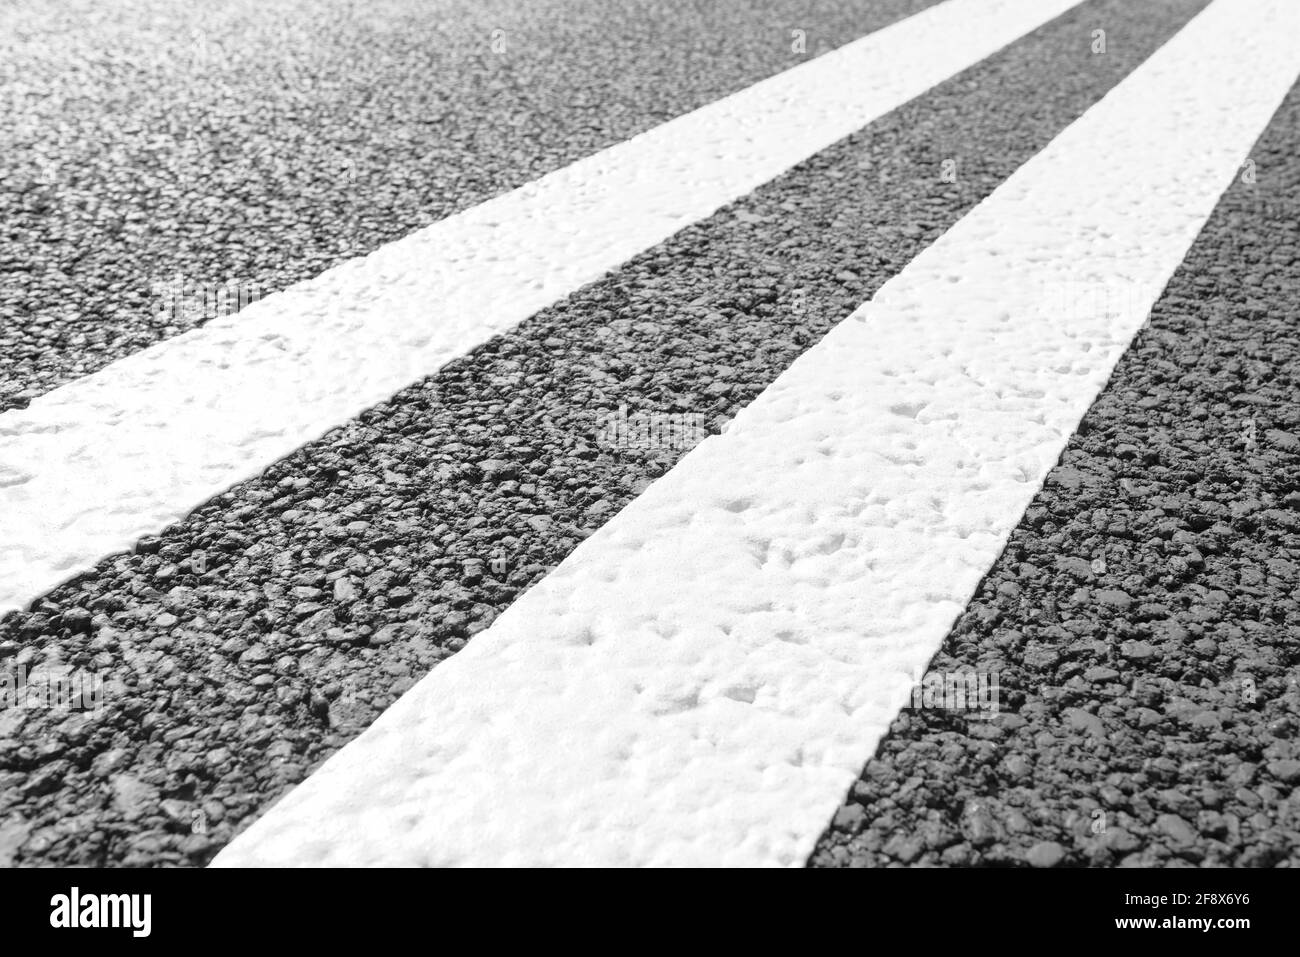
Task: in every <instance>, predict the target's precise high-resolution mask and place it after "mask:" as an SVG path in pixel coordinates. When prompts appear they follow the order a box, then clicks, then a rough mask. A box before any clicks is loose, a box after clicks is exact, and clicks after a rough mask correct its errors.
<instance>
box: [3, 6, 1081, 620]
mask: <svg viewBox="0 0 1300 957" xmlns="http://www.w3.org/2000/svg"><path fill="white" fill-rule="evenodd" d="M1078 2H1079V0H948V2H946V3H942V4H939V5H937V6H934V7H930V8H928V9H926V10H925V11H923V12H921V13H919V14H917V15H915V16H913V17H910V18H908V19H907V20H903V21H900V22H898V23H896V24H893V25H891V26H889V27H887V28H885V29H884V30H881V31H879V32H877V33H874V34H871V35H870V36H867V37H864V38H862V39H861V40H857V41H855V42H853V43H851V44H848V45H847V46H844V47H842V48H840V49H839V50H836V51H834V52H832V53H828V54H826V55H825V56H822V57H819V58H818V59H816V60H812V61H810V62H807V63H804V64H801V65H800V66H798V67H795V68H794V69H791V70H789V71H787V72H785V73H782V74H779V75H778V76H775V77H771V78H769V79H767V80H764V81H762V82H760V83H757V84H755V85H754V86H752V87H749V88H748V89H746V90H743V91H741V92H739V93H736V94H734V95H733V96H729V97H726V98H724V99H722V100H719V101H717V102H716V103H712V104H710V105H709V106H706V107H703V108H702V109H699V110H696V111H695V112H693V113H689V114H687V115H685V116H681V117H678V118H677V119H674V120H672V121H670V122H668V123H665V124H664V125H663V126H660V127H657V128H656V129H654V130H651V131H649V132H648V133H644V134H642V135H640V136H637V137H634V138H633V139H631V140H628V141H627V142H625V143H621V144H619V145H618V146H614V147H611V148H610V149H607V150H604V151H602V152H600V153H597V154H595V155H593V156H590V157H588V158H586V159H583V160H580V161H579V162H577V163H574V164H573V165H571V166H568V167H566V168H565V169H562V170H559V171H557V172H555V173H552V174H550V175H547V176H544V177H542V178H541V179H539V180H537V181H536V182H534V183H530V184H529V185H527V186H524V187H522V188H520V189H518V190H515V191H513V192H511V193H507V194H505V195H503V196H500V197H498V198H496V199H493V200H490V201H489V202H486V203H484V204H482V205H480V206H477V207H475V208H473V209H470V210H467V211H465V212H464V213H461V214H458V215H456V216H453V217H450V218H449V219H446V220H443V221H441V222H439V223H436V224H434V225H433V226H430V227H429V228H427V229H424V230H421V231H419V232H417V233H414V234H413V235H411V236H409V237H407V238H405V239H403V240H400V241H398V242H395V243H392V244H390V245H388V246H385V247H384V248H382V249H380V250H378V251H376V252H375V253H373V254H372V255H370V256H367V257H365V258H364V259H355V260H352V261H350V262H347V263H344V264H343V265H341V266H339V267H337V268H335V269H331V270H330V271H328V272H326V273H324V274H322V275H321V276H320V277H318V278H317V279H314V280H312V281H310V282H306V283H300V284H298V285H296V286H294V287H291V288H290V289H288V290H286V291H285V292H283V293H281V294H277V295H273V296H269V297H267V298H266V299H263V300H261V301H259V302H256V303H253V304H252V305H250V306H249V307H247V308H246V309H244V310H242V311H240V312H239V313H236V314H235V315H233V316H228V317H224V318H219V319H217V320H215V321H213V322H211V323H210V324H209V325H207V326H206V327H204V328H202V329H199V330H195V331H193V332H190V333H186V334H184V335H181V336H178V337H176V338H174V339H171V340H168V341H166V342H163V343H160V344H159V345H157V346H154V347H152V348H150V349H146V350H144V351H142V352H140V353H138V354H136V355H133V356H130V357H128V358H126V359H123V360H120V361H118V362H115V363H113V364H112V365H110V366H108V367H107V368H105V369H103V370H101V371H100V372H97V373H95V374H93V375H90V376H87V377H86V378H84V379H81V380H79V381H77V382H73V383H70V384H69V385H67V386H64V387H62V388H60V389H57V390H55V391H53V392H51V393H49V394H48V395H46V396H43V397H41V398H38V399H37V400H36V401H34V402H33V403H32V404H31V406H30V407H29V408H27V409H26V410H22V411H13V412H8V413H5V414H4V415H0V614H4V613H5V612H6V611H9V610H11V609H15V608H21V607H24V606H25V605H26V604H27V603H29V602H30V601H32V600H33V599H34V598H36V597H38V596H39V595H41V594H43V593H44V592H46V591H48V590H49V589H51V588H53V587H54V586H56V585H58V584H59V583H61V582H63V581H66V580H67V579H68V578H70V577H72V576H73V575H75V574H77V573H79V572H81V571H83V570H85V569H86V568H87V567H88V566H90V565H91V564H93V563H94V562H95V561H97V560H98V559H99V558H101V557H103V556H104V555H107V554H110V553H112V552H114V551H119V550H122V549H125V548H129V547H130V546H131V545H132V544H133V543H134V542H135V541H136V539H138V538H139V537H140V536H141V535H145V534H149V533H152V532H156V531H158V530H160V529H161V528H163V527H165V526H166V525H168V524H170V523H171V522H174V521H176V520H178V519H180V518H182V517H183V516H185V515H186V514H187V513H188V512H189V511H190V510H191V509H193V508H195V507H196V506H198V505H199V504H201V503H202V502H204V501H206V500H207V499H209V498H211V497H212V496H213V495H216V494H218V493H220V492H222V491H224V490H225V489H227V488H229V487H230V486H231V485H234V484H235V483H236V482H239V481H242V480H244V479H246V478H250V477H252V476H254V475H256V474H258V473H259V472H261V471H262V470H263V469H264V468H266V467H267V466H269V465H270V464H272V463H273V462H275V461H276V460H277V459H280V458H283V457H284V456H285V455H288V454H289V453H291V452H293V451H294V450H295V449H297V448H299V447H301V446H302V445H304V444H306V443H307V442H310V441H312V440H313V439H316V438H318V437H319V436H321V435H322V434H323V433H325V432H326V431H328V430H329V429H330V428H331V427H333V426H336V425H339V424H342V423H343V422H346V421H347V420H348V419H350V418H352V417H354V416H356V415H357V414H359V413H360V412H362V411H364V410H365V409H367V408H369V407H370V406H372V405H374V404H375V403H378V402H382V401H383V400H385V399H387V398H388V397H390V396H391V395H392V394H393V393H395V392H396V391H398V390H399V389H401V388H403V387H405V386H407V385H409V384H411V383H412V382H416V381H418V380H419V379H420V378H422V377H423V376H426V375H428V374H430V373H432V372H435V371H437V369H438V368H440V367H441V366H442V365H443V364H444V363H446V362H447V361H449V360H450V359H452V358H455V357H456V356H458V355H461V354H463V353H465V352H466V351H468V350H469V349H471V348H473V347H474V346H476V345H478V344H480V343H482V342H484V341H486V340H488V339H489V338H491V337H492V336H493V335H496V334H497V333H500V332H502V331H504V330H506V329H509V328H511V327H512V326H514V325H516V324H517V323H519V322H521V321H523V320H524V319H526V318H528V317H529V316H530V315H532V314H534V313H536V312H537V311H539V310H540V309H543V308H545V307H546V306H548V305H550V304H551V303H553V302H555V301H557V300H558V299H560V298H562V297H563V296H565V295H567V294H569V293H570V292H572V291H574V290H575V289H577V288H579V287H580V286H581V285H582V284H584V283H586V282H590V281H592V280H594V279H597V278H599V277H600V276H601V275H603V274H604V273H606V272H608V271H609V270H610V269H613V268H615V267H616V266H618V265H619V264H620V263H623V262H625V261H626V260H627V259H629V258H631V257H632V256H634V255H636V254H637V253H639V252H641V251H643V250H645V249H647V248H649V247H651V246H653V245H655V244H656V243H659V242H661V241H663V240H664V239H666V238H667V237H668V236H670V235H672V234H673V233H674V232H677V231H678V230H680V229H682V228H683V227H685V226H688V225H690V224H691V223H693V222H696V221H698V220H700V219H703V218H705V217H707V216H709V215H710V214H712V213H713V212H715V211H716V210H717V209H718V208H719V207H721V206H723V205H725V204H726V203H728V202H730V201H732V200H734V199H736V198H738V197H740V196H743V195H744V194H745V193H747V192H750V191H751V190H753V189H754V188H755V187H757V186H759V185H761V184H762V183H764V182H766V181H768V180H770V179H772V178H774V177H775V176H777V175H779V174H780V173H782V172H784V171H785V170H787V169H789V168H790V167H791V166H793V165H795V164H796V163H798V162H800V161H801V160H804V159H806V158H807V157H809V156H811V155H813V154H814V153H816V152H818V151H820V150H822V149H824V148H825V147H827V146H829V145H831V144H832V143H834V142H835V141H836V140H839V139H842V138H843V137H845V136H847V135H848V134H850V133H852V132H854V131H855V130H858V129H860V128H861V127H863V126H865V125H866V124H868V123H870V122H871V121H872V120H875V119H877V118H878V117H880V116H883V115H884V114H886V113H888V112H890V111H891V110H893V109H895V108H897V107H899V106H901V105H902V104H903V103H906V102H907V101H908V100H910V99H912V98H914V97H916V96H918V95H920V94H921V93H924V92H925V91H926V90H928V89H930V88H931V87H933V86H935V85H936V84H938V83H940V82H942V81H943V80H945V79H947V78H948V77H950V76H952V75H953V74H955V73H958V72H960V71H961V70H963V69H966V68H967V67H969V66H971V65H973V64H975V63H978V62H979V61H980V60H982V59H984V58H985V57H987V56H989V55H990V54H992V53H994V52H996V51H997V50H999V49H1000V48H1002V47H1003V46H1005V45H1006V44H1008V43H1010V42H1012V41H1013V40H1015V39H1017V38H1018V37H1020V36H1022V35H1023V34H1025V33H1027V32H1029V31H1030V30H1032V29H1034V28H1035V27H1037V26H1040V25H1041V24H1043V23H1045V22H1047V21H1048V20H1050V19H1052V18H1053V17H1055V16H1056V15H1057V14H1059V13H1061V12H1062V11H1064V10H1066V9H1068V8H1070V7H1072V6H1074V5H1075V4H1076V3H1078Z"/></svg>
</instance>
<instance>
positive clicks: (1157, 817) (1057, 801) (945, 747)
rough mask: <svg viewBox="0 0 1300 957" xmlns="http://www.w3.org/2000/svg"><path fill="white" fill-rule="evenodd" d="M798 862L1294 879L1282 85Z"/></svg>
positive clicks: (1292, 472)
mask: <svg viewBox="0 0 1300 957" xmlns="http://www.w3.org/2000/svg"><path fill="white" fill-rule="evenodd" d="M1251 160H1252V161H1253V162H1254V167H1253V173H1254V177H1255V182H1254V183H1253V184H1252V183H1250V182H1247V181H1246V180H1247V178H1248V177H1247V176H1246V173H1247V170H1243V175H1242V176H1241V177H1239V178H1238V180H1237V181H1236V183H1235V184H1234V185H1233V186H1232V188H1231V189H1230V190H1229V191H1228V193H1227V194H1226V195H1225V196H1224V198H1223V201H1222V203H1221V204H1220V206H1219V207H1218V209H1217V210H1216V212H1215V213H1214V216H1213V218H1212V219H1211V220H1210V221H1209V223H1208V224H1207V225H1206V227H1205V229H1204V230H1203V232H1202V234H1201V236H1200V237H1199V239H1198V240H1197V242H1196V244H1195V245H1194V247H1193V248H1192V250H1191V252H1190V254H1189V255H1188V257H1187V258H1186V260H1185V261H1184V262H1183V265H1182V267H1181V268H1180V269H1179V270H1178V272H1177V274H1176V275H1175V276H1174V278H1173V279H1172V281H1171V282H1170V284H1169V286H1168V287H1167V288H1166V290H1165V293H1164V295H1163V297H1162V298H1161V299H1160V301H1159V303H1158V304H1157V306H1156V308H1155V310H1154V311H1153V313H1152V318H1151V321H1150V324H1149V327H1148V328H1147V329H1145V330H1144V331H1143V332H1142V333H1140V334H1139V336H1138V337H1137V339H1136V340H1135V341H1134V343H1133V345H1132V346H1131V348H1130V349H1129V351H1128V352H1127V353H1126V355H1125V356H1124V358H1123V360H1122V361H1121V362H1120V364H1119V366H1118V367H1117V369H1116V371H1115V373H1114V375H1113V377H1112V379H1111V381H1110V383H1109V384H1108V385H1107V387H1106V389H1105V390H1104V391H1103V393H1102V394H1101V395H1100V396H1099V398H1098V399H1097V402H1096V403H1095V404H1094V406H1093V407H1092V409H1091V410H1090V411H1089V412H1088V414H1087V416H1086V418H1085V419H1084V421H1083V423H1082V425H1081V426H1080V428H1079V431H1078V433H1077V434H1076V435H1075V436H1074V437H1073V438H1072V439H1071V440H1070V443H1069V445H1068V447H1067V448H1066V451H1065V452H1064V454H1063V455H1062V457H1061V461H1060V463H1059V464H1058V465H1057V466H1056V468H1055V469H1053V471H1052V472H1051V473H1050V474H1049V476H1048V478H1047V482H1046V484H1045V487H1044V488H1043V490H1042V491H1041V492H1040V494H1039V495H1038V496H1037V497H1036V498H1035V499H1034V502H1033V504H1032V505H1031V506H1030V507H1029V509H1028V510H1027V511H1026V513H1025V517H1024V519H1023V521H1022V522H1021V524H1020V526H1019V527H1018V528H1017V529H1016V531H1015V533H1014V534H1013V535H1012V537H1011V540H1010V542H1009V544H1008V546H1007V548H1006V550H1005V552H1004V554H1003V555H1002V557H1001V558H1000V559H999V560H998V562H997V563H996V564H995V565H994V567H993V568H992V570H991V571H990V572H989V574H988V576H987V577H986V578H985V579H984V581H983V583H982V584H981V586H980V588H979V590H978V592H977V596H976V598H975V599H974V601H972V602H971V604H970V606H969V607H968V608H967V610H966V612H965V614H964V615H963V616H962V618H961V619H960V620H959V622H958V624H957V626H956V627H955V628H954V629H953V631H952V634H951V635H950V636H949V638H948V640H947V642H946V644H945V646H944V649H943V651H942V652H941V653H940V654H939V655H938V656H937V657H936V659H935V660H934V661H933V662H932V663H931V670H932V671H935V672H940V673H953V672H963V673H965V672H970V671H977V672H985V673H988V674H989V675H990V676H991V675H993V674H996V675H997V676H998V678H999V682H998V683H999V698H1000V699H1001V700H1000V701H999V705H1000V708H1001V709H1002V710H1001V713H1000V715H999V716H998V717H997V718H996V719H994V720H992V721H976V720H970V719H969V718H968V717H966V716H965V715H964V714H962V713H959V712H955V711H944V710H935V709H926V708H920V709H911V710H906V711H904V712H903V713H902V714H901V715H900V717H899V718H898V719H897V720H896V721H895V722H894V725H893V727H892V729H891V731H890V733H889V735H888V736H887V738H886V739H885V740H884V742H882V744H881V747H880V749H879V752H878V754H877V756H876V757H875V758H874V760H872V761H871V762H870V763H869V764H868V765H867V766H866V769H865V771H864V774H863V777H862V779H861V780H860V781H859V782H858V783H857V784H856V785H854V787H853V790H852V793H851V794H850V795H849V796H848V798H847V800H846V803H845V806H844V807H843V808H841V809H840V811H839V812H838V813H837V814H836V815H835V819H834V821H833V822H832V823H831V826H830V828H829V829H828V830H827V832H826V833H825V834H824V835H823V837H822V840H821V842H820V844H819V845H818V848H817V851H816V852H815V853H814V855H813V857H812V860H811V864H812V865H813V866H884V865H891V864H892V865H898V864H911V865H1019V866H1024V865H1029V866H1035V867H1051V866H1081V865H1094V866H1107V865H1118V866H1125V867H1127V866H1152V865H1156V866H1183V867H1187V866H1205V867H1223V866H1229V865H1231V866H1245V867H1296V866H1300V789H1298V788H1296V785H1297V784H1300V743H1298V742H1297V735H1296V732H1297V728H1298V727H1300V686H1297V675H1298V674H1300V592H1298V588H1300V401H1298V400H1297V396H1298V395H1300V87H1298V88H1296V89H1294V90H1292V92H1291V95H1290V96H1289V98H1288V99H1287V101H1286V103H1285V105H1284V106H1283V107H1282V108H1281V109H1280V110H1279V111H1278V113H1277V115H1276V116H1275V117H1274V119H1273V122H1272V124H1271V125H1270V127H1269V129H1268V130H1267V132H1266V133H1265V135H1264V136H1263V137H1262V139H1261V140H1260V142H1259V143H1258V144H1257V145H1256V147H1255V149H1254V150H1253V152H1252V153H1251Z"/></svg>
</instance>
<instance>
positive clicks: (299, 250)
mask: <svg viewBox="0 0 1300 957" xmlns="http://www.w3.org/2000/svg"><path fill="white" fill-rule="evenodd" d="M932 2H933V0H723V2H707V3H704V2H698V0H657V2H653V3H651V2H627V3H614V4H611V3H607V2H602V0H562V2H561V0H550V2H534V0H530V2H526V3H520V2H517V0H439V2H437V3H427V4H424V3H418V2H411V0H381V2H374V3H358V2H355V0H293V2H283V3H263V2H258V0H243V2H235V0H222V2H208V0H205V2H202V3H174V2H170V0H114V2H110V3H105V2H100V0H76V2H71V0H20V2H18V3H11V4H6V5H5V6H4V7H3V8H0V114H2V115H4V117H5V121H4V122H3V123H0V223H3V229H0V412H2V411H4V410H5V409H8V408H14V407H21V406H24V405H26V404H27V403H28V402H29V401H30V400H31V399H32V398H33V397H35V396H37V395H40V394H42V393H44V392H47V391H49V390H50V389H52V388H54V387H56V386H58V385H61V384H63V383H65V382H68V381H70V380H71V379H74V378H77V377H78V376H81V375H85V374H86V373H89V372H93V371H94V370H96V369H98V368H100V367H102V366H103V365H105V364H107V363H108V362H110V361H112V360H113V359H115V358H119V357H121V356H123V355H127V354H130V353H132V352H134V351H137V350H139V349H141V348H143V347H145V346H148V345H150V344H152V343H154V342H157V341H158V340H160V339H162V338H165V337H167V336H170V335H174V334H176V333H178V332H180V331H183V330H185V329H188V328H192V327H194V326H196V325H199V324H201V323H202V322H203V321H206V319H210V318H212V316H213V315H214V314H215V311H216V310H217V309H221V308H225V307H223V306H220V305H216V306H215V307H213V308H209V309H208V310H207V311H206V312H205V311H204V308H203V306H202V302H203V295H204V291H205V290H206V291H207V292H208V294H209V296H211V297H212V298H215V297H216V295H217V290H218V289H220V288H223V287H226V286H227V284H234V283H241V284H242V288H243V289H244V290H245V293H246V297H255V296H256V295H258V294H259V293H261V294H265V293H268V292H273V291H277V290H280V289H283V288H285V287H286V286H288V285H290V284H292V283H294V282H297V281H300V280H304V279H308V278H311V277H313V276H315V275H318V274H319V273H320V272H321V271H323V270H324V269H325V268H327V267H329V266H331V265H334V264H336V263H339V262H341V261H343V260H346V259H348V258H350V257H352V256H358V255H363V254H365V253H368V252H371V251H373V250H374V249H376V248H377V247H379V246H380V245H382V244H384V243H386V242H389V241H392V240H394V239H397V238H399V237H401V236H404V235H406V234H407V233H409V232H411V231H412V230H414V229H417V228H419V227H421V226H426V225H428V224H429V223H432V222H435V221H437V220H439V219H442V218H443V217H445V216H447V215H449V214H451V213H454V212H456V211H458V210H461V209H464V208H467V207H469V206H472V205H474V204H476V203H479V202H481V201H483V200H485V199H487V198H489V197H491V196H493V195H496V194H498V193H501V192H504V191H506V190H508V189H511V188H514V187H516V186H520V185H522V184H524V183H526V182H528V181H530V180H532V179H535V178H536V177H537V176H539V175H541V174H543V173H546V172H549V171H551V170H554V169H558V168H560V167H562V166H565V165H567V164H568V163H571V162H572V161H574V160H576V159H578V158H580V157H582V156H585V155H588V154H590V153H592V152H595V151H597V150H599V149H602V148H604V147H606V146H610V145H612V144H614V143H618V142H621V141H623V140H625V139H627V138H629V137H631V136H633V135H635V134H637V133H639V132H642V131H643V130H646V129H649V128H651V127H654V126H656V125H658V124H660V123H662V122H663V121H665V120H667V119H670V118H672V117H674V116H677V115H679V114H681V113H685V112H688V111H690V110H692V109H695V108H696V107H699V106H702V105H704V104H706V103H709V102H711V101H713V100H715V99H718V98H719V97H722V96H725V95H726V94H728V93H732V92H734V91H736V90H739V89H743V88H745V87H747V86H749V85H751V84H753V83H754V82H756V81H758V80H760V79H762V78H764V77H766V76H770V75H772V74H774V73H778V72H780V71H782V70H785V69H788V68H789V67H791V66H793V65H795V64H796V63H798V62H800V61H801V60H804V59H807V58H808V57H810V56H815V55H817V54H818V53H820V52H824V51H826V50H828V49H831V48H834V47H837V46H840V45H842V44H844V43H847V42H849V41H851V40H854V39H856V38H858V37H860V36H862V35H863V34H866V33H870V32H872V31H873V30H876V29H879V28H880V27H882V26H884V25H886V24H888V23H890V22H892V21H894V20H897V19H900V18H902V17H904V16H907V15H909V14H911V13H915V12H916V11H918V10H921V9H923V8H924V7H926V6H929V5H930V3H932ZM794 29H800V30H803V31H804V32H805V34H806V42H805V47H806V52H805V53H795V52H793V51H792V45H793V41H792V38H791V30H794ZM177 276H181V277H184V290H185V292H184V295H185V300H186V302H187V303H189V304H192V305H193V307H194V308H185V307H182V308H179V309H167V310H160V309H158V308H157V305H158V302H159V299H160V295H159V294H158V292H157V291H156V286H157V284H159V283H164V282H168V281H171V280H173V279H174V278H175V277H177Z"/></svg>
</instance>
